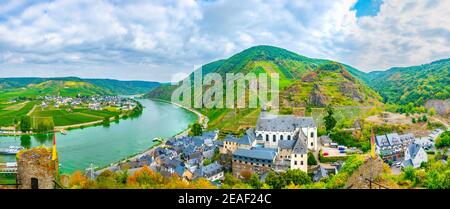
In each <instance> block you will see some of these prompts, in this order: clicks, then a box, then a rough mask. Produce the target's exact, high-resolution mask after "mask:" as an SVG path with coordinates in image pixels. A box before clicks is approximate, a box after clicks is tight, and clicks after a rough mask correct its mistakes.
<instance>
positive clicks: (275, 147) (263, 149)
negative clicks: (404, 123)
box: [86, 111, 444, 186]
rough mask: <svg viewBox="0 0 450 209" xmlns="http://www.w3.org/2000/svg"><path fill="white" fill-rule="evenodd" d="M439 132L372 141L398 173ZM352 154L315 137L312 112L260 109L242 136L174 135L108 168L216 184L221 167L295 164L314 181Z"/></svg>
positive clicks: (241, 172)
mask: <svg viewBox="0 0 450 209" xmlns="http://www.w3.org/2000/svg"><path fill="white" fill-rule="evenodd" d="M443 132H444V130H442V129H439V128H438V129H436V130H434V131H432V132H431V134H430V135H429V136H427V137H416V136H414V135H413V134H412V133H406V134H398V133H386V134H383V135H374V136H373V138H374V142H373V146H374V150H375V153H376V155H377V156H379V157H380V159H382V160H383V161H384V163H386V164H387V165H389V166H390V167H391V169H392V171H393V173H397V174H398V173H400V172H401V170H402V168H406V167H413V168H419V167H420V166H421V164H422V163H426V162H427V161H428V157H427V155H428V154H427V153H434V151H435V146H434V143H435V140H436V138H437V137H438V136H439V135H440V134H442V133H443ZM351 155H361V156H362V155H364V154H363V152H362V151H361V150H360V149H358V148H356V147H346V146H344V145H340V144H338V143H335V142H333V141H332V140H330V138H329V137H328V136H327V135H323V136H320V137H319V136H318V134H317V126H316V124H315V122H314V120H313V119H312V118H311V117H298V116H294V115H272V114H270V113H268V112H265V111H262V112H261V114H260V116H259V119H258V121H257V124H256V127H255V128H249V129H247V130H246V131H245V134H244V135H243V136H241V137H238V136H233V135H227V136H225V138H224V139H219V131H218V130H216V131H210V132H204V133H202V134H201V135H199V136H180V137H173V138H169V139H168V140H167V141H165V142H162V144H161V145H160V146H157V147H156V148H154V149H152V150H151V151H150V152H147V153H144V154H141V155H138V156H136V157H135V158H133V160H128V161H124V162H122V163H119V164H117V165H115V166H112V167H109V168H107V169H108V170H110V171H112V172H119V171H124V170H126V171H127V172H128V173H129V175H132V174H133V173H134V172H136V171H138V170H140V169H142V168H143V167H144V166H145V167H148V168H150V169H151V170H152V171H154V172H158V173H160V174H162V175H163V176H165V177H170V176H174V175H175V176H178V177H179V178H181V179H182V180H184V181H187V182H190V181H195V180H197V179H199V178H205V179H207V180H208V181H210V182H211V183H212V184H214V185H217V186H220V185H221V182H222V181H223V180H224V178H225V174H226V173H231V174H232V175H233V176H234V177H236V178H238V179H245V178H248V173H250V174H256V175H257V176H258V177H259V180H260V181H261V182H264V180H265V178H266V176H267V174H268V173H269V172H271V171H275V172H277V173H280V172H281V173H282V172H286V171H288V170H300V171H303V172H305V173H308V174H309V175H310V176H311V179H312V181H313V182H319V181H321V180H322V179H324V178H328V177H330V176H333V175H337V174H338V173H339V172H340V170H341V169H342V167H343V166H344V165H345V160H346V159H347V158H348V157H349V156H351ZM311 162H312V163H311ZM104 171H105V169H102V170H98V171H95V169H94V168H93V167H91V168H88V169H87V170H86V176H88V177H90V178H91V179H95V178H96V177H97V176H99V175H100V174H101V173H102V172H104Z"/></svg>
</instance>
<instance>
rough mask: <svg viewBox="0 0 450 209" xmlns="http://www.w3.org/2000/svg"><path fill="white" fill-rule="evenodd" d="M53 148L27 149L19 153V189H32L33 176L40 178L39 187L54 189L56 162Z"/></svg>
mask: <svg viewBox="0 0 450 209" xmlns="http://www.w3.org/2000/svg"><path fill="white" fill-rule="evenodd" d="M51 157H52V152H51V149H48V148H45V147H39V148H33V149H30V150H25V151H22V152H20V153H19V154H18V155H17V180H18V183H19V184H20V185H19V189H31V182H32V178H36V179H37V180H38V188H39V189H54V188H55V183H54V180H55V179H56V169H55V168H56V167H55V166H56V164H57V162H55V161H52V159H51Z"/></svg>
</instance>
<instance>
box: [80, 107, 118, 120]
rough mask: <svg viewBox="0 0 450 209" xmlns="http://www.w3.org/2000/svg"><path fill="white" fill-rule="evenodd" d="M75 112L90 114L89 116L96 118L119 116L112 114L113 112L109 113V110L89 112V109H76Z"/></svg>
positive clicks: (116, 113)
mask: <svg viewBox="0 0 450 209" xmlns="http://www.w3.org/2000/svg"><path fill="white" fill-rule="evenodd" d="M74 112H80V113H84V114H88V115H94V116H98V117H102V118H105V117H109V118H111V117H115V116H118V115H119V113H118V112H112V111H108V110H89V109H76V110H74Z"/></svg>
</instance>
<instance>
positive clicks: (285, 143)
mask: <svg viewBox="0 0 450 209" xmlns="http://www.w3.org/2000/svg"><path fill="white" fill-rule="evenodd" d="M295 143H296V141H295V140H279V141H278V147H279V148H281V149H293V148H294V146H295Z"/></svg>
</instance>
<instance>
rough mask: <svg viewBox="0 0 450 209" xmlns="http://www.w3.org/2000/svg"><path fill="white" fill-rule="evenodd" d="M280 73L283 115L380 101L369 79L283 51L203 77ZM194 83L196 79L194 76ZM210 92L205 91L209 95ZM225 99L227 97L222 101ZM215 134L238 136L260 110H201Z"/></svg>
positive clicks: (253, 54)
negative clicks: (220, 131) (227, 131)
mask: <svg viewBox="0 0 450 209" xmlns="http://www.w3.org/2000/svg"><path fill="white" fill-rule="evenodd" d="M210 72H215V73H219V74H221V75H222V76H223V78H225V75H226V73H234V74H236V73H243V74H244V75H245V74H247V73H250V72H253V73H255V74H259V73H268V74H269V75H270V74H271V73H277V74H278V75H279V77H280V106H281V112H282V113H286V114H290V113H293V112H296V111H298V110H303V112H304V109H305V108H308V107H324V106H326V105H328V104H331V105H334V106H372V105H378V104H381V102H380V99H381V97H380V96H379V95H378V94H377V93H376V92H375V91H373V90H372V89H371V88H369V87H368V86H367V85H366V84H365V78H366V77H365V74H364V73H363V72H360V71H358V70H356V69H354V68H352V67H350V66H348V65H345V64H341V63H338V62H334V61H330V60H323V59H312V58H308V57H304V56H301V55H298V54H295V53H293V52H290V51H288V50H285V49H281V48H277V47H272V46H256V47H252V48H249V49H246V50H244V51H242V52H240V53H238V54H236V55H234V56H232V57H230V58H228V59H225V60H219V61H215V62H212V63H209V64H206V65H204V66H202V73H203V74H207V73H210ZM190 77H191V78H193V74H191V75H190ZM176 88H177V86H169V85H162V86H160V87H158V88H156V89H154V90H153V91H151V92H150V93H149V94H148V95H147V96H148V97H150V98H158V99H163V100H170V99H171V95H172V92H173V91H174V90H175V89H176ZM206 89H207V87H205V90H206ZM224 98H225V96H224ZM199 111H200V112H202V113H203V114H205V115H207V116H208V117H209V118H210V120H209V126H210V127H211V128H224V127H226V128H227V129H231V130H237V129H240V128H245V127H246V126H250V125H254V123H255V121H256V118H257V115H258V113H259V108H257V109H245V108H244V109H206V108H201V109H199Z"/></svg>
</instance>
